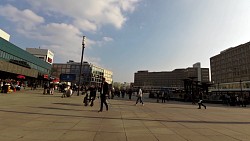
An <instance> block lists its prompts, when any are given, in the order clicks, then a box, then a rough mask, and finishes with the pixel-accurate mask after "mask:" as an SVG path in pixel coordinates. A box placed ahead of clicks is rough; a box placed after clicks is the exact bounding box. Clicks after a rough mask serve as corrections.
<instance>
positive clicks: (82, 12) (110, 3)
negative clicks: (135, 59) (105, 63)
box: [0, 0, 138, 64]
mask: <svg viewBox="0 0 250 141" xmlns="http://www.w3.org/2000/svg"><path fill="white" fill-rule="evenodd" d="M16 1H17V0H16ZM25 1H26V3H23V5H25V6H26V7H25V9H20V8H19V9H18V8H16V7H14V6H12V5H10V4H8V5H0V16H2V17H4V18H5V19H7V20H8V21H11V22H13V23H15V24H14V25H16V27H13V29H16V31H17V32H18V33H19V34H22V35H24V36H25V37H26V38H29V39H32V40H35V41H38V42H40V43H41V44H39V46H41V47H42V48H47V49H50V50H52V51H53V52H54V53H55V58H54V60H55V61H57V62H66V61H68V60H75V61H80V59H79V58H80V55H81V54H80V53H79V52H81V50H82V45H81V43H82V35H87V34H88V33H95V34H98V32H99V30H101V29H102V28H103V27H104V26H111V27H114V28H116V29H120V28H122V26H123V24H124V23H125V22H126V20H127V18H126V16H125V13H126V12H130V13H131V12H133V11H134V10H135V7H136V3H137V2H138V0H128V1H127V0H98V1H93V0H74V1H69V0H53V1H51V0H43V1H34V0H25ZM12 4H13V5H15V3H14V2H13V3H12ZM18 6H19V5H18ZM36 13H38V14H39V15H42V16H43V17H42V16H39V15H38V14H36ZM83 33H84V34H83ZM86 40H87V41H86V48H87V49H90V48H92V47H94V46H102V45H104V44H106V43H107V42H112V41H114V40H113V38H111V37H108V36H106V37H103V38H101V39H100V40H93V39H90V38H87V39H86ZM84 57H86V59H88V60H89V61H91V62H95V63H96V64H100V63H98V62H100V58H95V57H93V56H91V57H88V56H84Z"/></svg>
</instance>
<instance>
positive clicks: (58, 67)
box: [52, 60, 113, 86]
mask: <svg viewBox="0 0 250 141" xmlns="http://www.w3.org/2000/svg"><path fill="white" fill-rule="evenodd" d="M80 66H81V63H79V62H74V61H72V60H70V61H69V62H67V63H53V67H52V76H54V77H58V78H60V75H62V74H72V75H75V76H76V77H75V80H74V81H72V82H73V83H77V84H78V82H79V74H80ZM103 77H104V78H105V79H106V81H107V82H108V83H109V84H112V83H113V72H112V71H109V70H106V69H104V68H101V67H98V66H96V65H94V64H91V63H88V62H83V64H82V75H81V80H80V81H81V83H82V84H84V85H91V84H94V85H98V86H100V84H101V82H102V78H103Z"/></svg>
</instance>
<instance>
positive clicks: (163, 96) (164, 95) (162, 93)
mask: <svg viewBox="0 0 250 141" xmlns="http://www.w3.org/2000/svg"><path fill="white" fill-rule="evenodd" d="M161 103H166V94H165V92H164V91H161Z"/></svg>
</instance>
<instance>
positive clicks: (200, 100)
mask: <svg viewBox="0 0 250 141" xmlns="http://www.w3.org/2000/svg"><path fill="white" fill-rule="evenodd" d="M202 97H203V93H202V92H200V94H199V102H198V105H199V107H198V109H201V106H203V107H204V108H205V109H207V106H206V105H204V104H203V100H202Z"/></svg>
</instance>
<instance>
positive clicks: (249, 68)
mask: <svg viewBox="0 0 250 141" xmlns="http://www.w3.org/2000/svg"><path fill="white" fill-rule="evenodd" d="M210 67H211V82H212V83H213V84H214V91H220V92H221V91H238V92H241V93H242V91H250V42H248V43H245V44H241V45H239V46H236V47H230V48H228V49H226V50H224V51H221V52H220V54H218V55H215V56H213V57H211V58H210Z"/></svg>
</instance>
